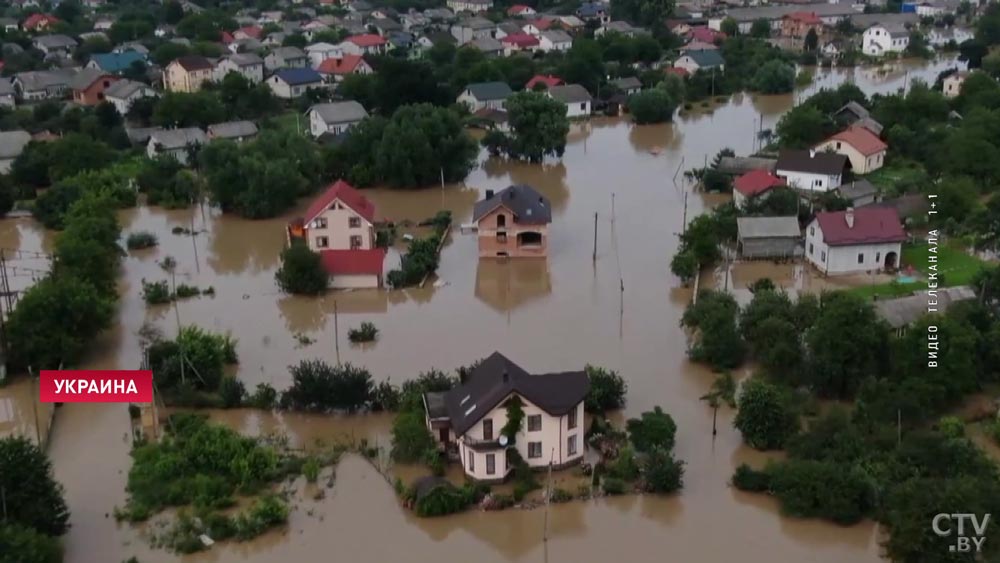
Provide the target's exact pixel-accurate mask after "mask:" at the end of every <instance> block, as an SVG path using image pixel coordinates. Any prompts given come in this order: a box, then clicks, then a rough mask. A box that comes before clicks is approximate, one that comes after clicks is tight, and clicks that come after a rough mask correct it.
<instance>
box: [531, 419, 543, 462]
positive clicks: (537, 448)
mask: <svg viewBox="0 0 1000 563" xmlns="http://www.w3.org/2000/svg"><path fill="white" fill-rule="evenodd" d="M529 420H530V419H529ZM540 457H542V443H541V442H528V459H538V458H540Z"/></svg>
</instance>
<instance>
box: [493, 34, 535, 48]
mask: <svg viewBox="0 0 1000 563" xmlns="http://www.w3.org/2000/svg"><path fill="white" fill-rule="evenodd" d="M501 41H502V42H503V43H504V45H514V46H515V47H537V46H538V38H537V37H535V36H534V35H528V34H527V33H512V34H510V35H508V36H507V37H504V38H503V39H501Z"/></svg>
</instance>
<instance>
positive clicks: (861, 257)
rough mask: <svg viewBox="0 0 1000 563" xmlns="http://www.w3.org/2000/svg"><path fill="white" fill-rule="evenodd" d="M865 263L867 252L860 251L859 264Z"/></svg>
mask: <svg viewBox="0 0 1000 563" xmlns="http://www.w3.org/2000/svg"><path fill="white" fill-rule="evenodd" d="M864 263H865V253H864V252H859V253H858V264H864Z"/></svg>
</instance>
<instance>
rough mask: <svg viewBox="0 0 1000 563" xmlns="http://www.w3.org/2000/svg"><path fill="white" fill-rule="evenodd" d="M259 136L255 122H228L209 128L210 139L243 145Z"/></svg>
mask: <svg viewBox="0 0 1000 563" xmlns="http://www.w3.org/2000/svg"><path fill="white" fill-rule="evenodd" d="M256 136H257V125H255V124H254V122H253V121H246V120H242V121H226V122H224V123H214V124H212V125H209V126H208V139H209V140H215V139H227V140H230V141H235V142H237V143H242V142H243V141H246V140H247V139H252V138H254V137H256Z"/></svg>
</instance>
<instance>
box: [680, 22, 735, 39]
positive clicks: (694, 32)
mask: <svg viewBox="0 0 1000 563" xmlns="http://www.w3.org/2000/svg"><path fill="white" fill-rule="evenodd" d="M687 39H688V41H701V42H702V43H718V42H722V41H725V40H726V34H725V33H722V32H721V31H716V30H714V29H712V28H710V27H708V26H707V25H699V26H695V27H692V28H691V29H690V30H689V31H688V33H687Z"/></svg>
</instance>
